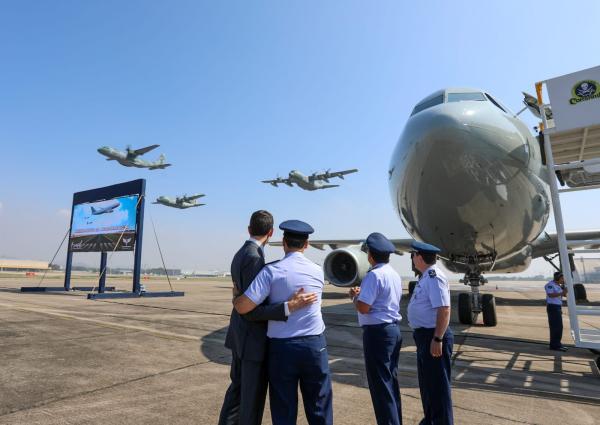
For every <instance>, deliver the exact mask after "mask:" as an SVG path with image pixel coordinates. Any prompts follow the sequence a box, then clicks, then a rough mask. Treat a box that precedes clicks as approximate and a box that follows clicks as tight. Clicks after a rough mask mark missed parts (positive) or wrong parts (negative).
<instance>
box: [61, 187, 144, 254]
mask: <svg viewBox="0 0 600 425" xmlns="http://www.w3.org/2000/svg"><path fill="white" fill-rule="evenodd" d="M139 199H140V198H139V195H128V196H121V197H116V198H113V199H109V200H103V201H95V202H86V203H81V204H75V205H73V217H72V223H71V237H70V239H69V244H70V249H71V251H73V252H92V251H96V252H97V251H100V252H111V251H133V249H134V247H135V232H136V222H137V211H138V208H137V207H138V201H139Z"/></svg>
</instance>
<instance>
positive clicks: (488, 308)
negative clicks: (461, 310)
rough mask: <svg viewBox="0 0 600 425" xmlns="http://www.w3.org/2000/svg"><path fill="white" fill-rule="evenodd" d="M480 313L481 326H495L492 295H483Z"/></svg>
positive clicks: (494, 309)
mask: <svg viewBox="0 0 600 425" xmlns="http://www.w3.org/2000/svg"><path fill="white" fill-rule="evenodd" d="M481 312H482V313H483V324H484V325H485V326H496V325H497V324H498V319H497V318H496V300H495V299H494V296H493V295H492V294H483V295H482V296H481Z"/></svg>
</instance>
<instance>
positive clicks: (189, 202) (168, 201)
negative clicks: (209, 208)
mask: <svg viewBox="0 0 600 425" xmlns="http://www.w3.org/2000/svg"><path fill="white" fill-rule="evenodd" d="M203 196H206V195H204V194H202V193H198V194H196V195H190V196H188V195H183V196H177V197H176V198H175V199H173V198H169V197H166V196H159V197H158V198H156V201H154V202H152V203H153V204H161V205H165V206H167V207H172V208H179V209H182V210H183V209H186V208H192V207H200V206H202V205H206V204H199V203H197V201H196V200H197V199H199V198H202V197H203Z"/></svg>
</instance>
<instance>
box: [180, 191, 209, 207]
mask: <svg viewBox="0 0 600 425" xmlns="http://www.w3.org/2000/svg"><path fill="white" fill-rule="evenodd" d="M203 196H206V195H205V194H203V193H199V194H197V195H190V196H184V197H183V199H184V200H185V201H193V200H194V199H198V198H202V197H203ZM201 205H202V204H201Z"/></svg>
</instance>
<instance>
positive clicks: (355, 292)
mask: <svg viewBox="0 0 600 425" xmlns="http://www.w3.org/2000/svg"><path fill="white" fill-rule="evenodd" d="M358 294H360V286H354V287H352V288H350V291H348V295H350V299H351V300H353V299H354V297H358Z"/></svg>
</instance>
